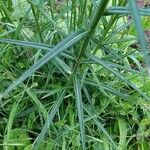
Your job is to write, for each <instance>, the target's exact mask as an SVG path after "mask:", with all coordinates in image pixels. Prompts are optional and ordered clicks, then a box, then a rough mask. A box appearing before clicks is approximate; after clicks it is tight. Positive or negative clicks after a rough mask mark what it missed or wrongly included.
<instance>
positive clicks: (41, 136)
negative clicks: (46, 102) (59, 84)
mask: <svg viewBox="0 0 150 150" xmlns="http://www.w3.org/2000/svg"><path fill="white" fill-rule="evenodd" d="M65 94H66V91H65V90H64V91H62V92H61V94H60V97H59V99H58V100H56V101H55V102H54V104H53V107H52V109H51V111H50V113H49V114H48V117H47V120H46V122H45V124H44V126H43V128H42V131H41V133H40V134H39V135H38V136H37V138H36V139H35V141H34V143H33V145H34V146H33V150H37V149H39V146H40V144H41V143H42V141H43V140H44V136H45V134H46V132H47V130H48V128H49V126H50V125H51V124H53V122H52V120H53V118H54V117H55V115H56V113H57V111H58V110H59V107H60V105H61V103H62V102H63V100H64V97H65Z"/></svg>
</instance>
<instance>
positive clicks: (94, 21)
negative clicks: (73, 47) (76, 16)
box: [75, 0, 109, 70]
mask: <svg viewBox="0 0 150 150" xmlns="http://www.w3.org/2000/svg"><path fill="white" fill-rule="evenodd" d="M108 2H109V0H101V2H100V3H99V6H98V9H97V10H96V13H95V15H94V17H93V19H92V21H91V23H90V25H89V27H88V35H87V36H86V38H85V40H84V43H83V46H82V48H81V50H80V51H79V55H78V58H77V63H76V65H75V70H77V69H78V66H79V64H80V62H81V59H82V56H83V55H84V53H85V51H86V48H87V46H88V44H89V41H90V39H91V38H92V36H93V34H94V31H95V29H96V26H97V24H98V22H99V20H100V18H101V17H102V16H103V13H104V12H105V9H106V7H107V4H108Z"/></svg>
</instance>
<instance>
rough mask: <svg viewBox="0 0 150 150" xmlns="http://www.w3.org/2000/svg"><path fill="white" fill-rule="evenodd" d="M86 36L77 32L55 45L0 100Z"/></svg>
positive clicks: (81, 32) (84, 33)
mask: <svg viewBox="0 0 150 150" xmlns="http://www.w3.org/2000/svg"><path fill="white" fill-rule="evenodd" d="M85 36H86V32H84V31H83V30H82V31H77V32H75V33H73V34H72V35H70V36H69V37H67V38H66V39H64V40H63V41H62V42H60V43H59V44H58V45H56V46H55V47H54V48H53V49H52V50H51V51H49V52H48V53H47V54H45V55H44V56H43V57H42V58H41V59H40V60H39V61H38V62H37V63H35V64H34V65H33V66H32V67H30V68H29V69H28V70H27V71H25V72H24V73H23V75H22V76H20V77H19V78H18V79H17V80H15V81H14V82H13V83H12V84H11V85H10V86H9V87H8V88H7V89H6V90H5V92H4V93H2V95H1V98H2V97H4V96H5V95H7V94H8V93H9V92H11V91H12V90H13V89H15V88H16V87H17V86H18V85H19V84H20V83H21V82H22V81H24V80H25V79H26V78H28V77H29V76H31V75H32V74H33V73H34V72H35V71H36V70H37V69H39V68H40V67H42V66H43V65H44V64H45V63H47V62H48V61H49V60H50V59H52V58H54V57H55V56H57V55H58V54H60V53H61V52H63V51H64V50H66V49H67V48H69V47H71V46H72V45H74V44H75V43H76V42H78V41H79V40H81V39H82V38H83V37H85Z"/></svg>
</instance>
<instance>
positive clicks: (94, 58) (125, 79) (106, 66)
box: [87, 54, 150, 101]
mask: <svg viewBox="0 0 150 150" xmlns="http://www.w3.org/2000/svg"><path fill="white" fill-rule="evenodd" d="M87 57H89V58H90V59H91V60H93V61H94V62H96V63H98V64H100V65H101V66H103V67H104V68H105V69H107V70H108V71H110V72H112V73H113V74H114V75H115V76H116V77H118V78H119V79H121V80H122V81H124V82H125V83H126V84H127V85H129V86H131V87H132V88H133V89H134V90H136V91H137V92H138V93H139V94H140V95H142V96H143V97H144V98H145V99H146V100H149V101H150V97H149V96H147V95H146V94H145V93H143V92H142V91H141V90H140V89H139V88H138V87H137V86H136V85H135V84H132V83H131V82H130V81H129V80H128V79H127V78H125V77H124V76H122V75H121V73H119V72H118V71H116V70H114V69H113V68H112V67H111V66H110V65H108V64H107V63H106V62H104V61H102V60H101V59H100V58H98V57H96V56H93V55H91V54H88V55H87Z"/></svg>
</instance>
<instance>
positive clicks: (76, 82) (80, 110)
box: [74, 74, 86, 150]
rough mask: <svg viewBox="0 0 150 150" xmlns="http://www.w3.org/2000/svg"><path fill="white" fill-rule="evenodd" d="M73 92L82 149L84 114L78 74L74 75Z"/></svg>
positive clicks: (83, 147) (83, 144) (83, 143)
mask: <svg viewBox="0 0 150 150" xmlns="http://www.w3.org/2000/svg"><path fill="white" fill-rule="evenodd" d="M74 92H75V98H76V105H77V111H78V118H79V125H80V132H81V142H82V149H83V150H85V149H86V146H85V127H84V114H83V104H82V95H81V84H80V80H79V76H78V75H76V74H75V75H74Z"/></svg>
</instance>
